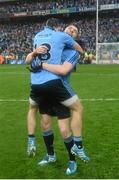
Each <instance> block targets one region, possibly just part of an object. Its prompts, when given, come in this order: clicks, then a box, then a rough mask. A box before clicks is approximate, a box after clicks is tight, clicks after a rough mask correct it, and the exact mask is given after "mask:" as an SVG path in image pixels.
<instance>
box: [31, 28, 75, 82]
mask: <svg viewBox="0 0 119 180" xmlns="http://www.w3.org/2000/svg"><path fill="white" fill-rule="evenodd" d="M74 43H75V41H74V40H73V39H72V38H71V37H70V36H69V35H67V34H65V33H62V32H56V31H54V30H53V29H50V28H47V27H46V28H44V30H43V31H41V32H39V33H38V34H37V35H36V36H35V38H34V48H37V47H39V46H40V45H46V46H47V47H48V51H47V53H46V54H45V55H39V56H37V57H36V59H35V61H37V62H38V61H41V60H42V61H45V62H46V63H49V64H61V56H62V52H63V49H64V47H65V46H67V47H68V46H69V47H72V46H73V45H74ZM59 78H61V77H60V76H58V75H56V74H54V73H52V72H49V71H46V70H41V71H40V72H38V73H35V74H34V73H32V75H31V83H32V84H42V83H45V82H47V81H49V80H53V79H59Z"/></svg>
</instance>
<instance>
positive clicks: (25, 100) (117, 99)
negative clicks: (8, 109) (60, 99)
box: [0, 98, 119, 102]
mask: <svg viewBox="0 0 119 180" xmlns="http://www.w3.org/2000/svg"><path fill="white" fill-rule="evenodd" d="M80 100H81V101H119V98H91V99H88V98H87V99H80ZM0 102H28V100H27V99H0Z"/></svg>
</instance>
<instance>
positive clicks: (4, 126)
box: [0, 65, 119, 179]
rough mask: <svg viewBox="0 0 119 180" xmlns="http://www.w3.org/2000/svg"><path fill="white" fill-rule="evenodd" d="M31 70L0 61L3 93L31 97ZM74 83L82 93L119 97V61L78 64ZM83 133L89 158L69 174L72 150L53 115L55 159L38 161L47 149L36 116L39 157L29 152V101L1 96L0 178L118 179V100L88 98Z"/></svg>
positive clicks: (80, 94) (1, 90)
mask: <svg viewBox="0 0 119 180" xmlns="http://www.w3.org/2000/svg"><path fill="white" fill-rule="evenodd" d="M29 82H30V78H29V72H28V71H27V70H26V68H25V66H21V65H18V66H16V65H2V66H0V99H2V100H8V99H9V100H10V99H17V100H20V99H28V97H29ZM71 84H72V86H73V88H74V90H75V91H76V93H77V94H78V95H79V97H80V98H81V99H89V100H90V99H92V98H96V99H99V98H103V99H107V98H115V99H119V65H80V66H78V68H77V72H76V73H73V74H72V77H71ZM82 103H83V106H84V123H83V124H84V125H83V138H84V145H85V149H86V152H87V153H88V154H89V156H90V158H91V161H90V162H89V163H87V164H84V163H83V162H81V161H80V160H79V159H77V162H78V172H77V173H76V174H75V175H72V176H67V175H65V169H66V166H67V162H68V156H67V153H66V150H65V147H64V144H63V140H62V138H61V136H60V133H59V129H58V127H57V120H56V119H53V130H54V134H55V142H54V147H55V151H56V153H57V158H58V160H57V162H56V163H54V164H53V165H49V166H46V167H45V168H44V167H38V166H37V162H38V160H40V159H42V157H43V155H44V154H45V146H44V143H43V140H42V136H41V131H40V125H39V124H40V123H39V119H37V123H38V126H37V131H36V137H37V144H38V145H37V147H38V152H37V155H36V157H35V158H33V159H32V158H28V157H27V156H26V146H27V127H26V115H27V110H28V102H18V101H17V102H11V101H9V102H7V101H0V178H2V179H19V178H20V179H53V178H54V179H69V178H71V179H96V178H100V179H103V178H105V179H116V178H117V179H119V100H117V101H116V100H115V101H105V100H104V101H84V100H82Z"/></svg>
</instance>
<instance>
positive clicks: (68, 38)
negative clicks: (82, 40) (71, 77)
mask: <svg viewBox="0 0 119 180" xmlns="http://www.w3.org/2000/svg"><path fill="white" fill-rule="evenodd" d="M65 44H66V46H67V47H69V48H72V49H75V50H76V51H78V52H80V53H84V51H83V49H82V47H81V46H80V45H79V44H78V43H77V42H76V41H75V40H74V39H73V38H72V37H71V36H69V35H68V34H65Z"/></svg>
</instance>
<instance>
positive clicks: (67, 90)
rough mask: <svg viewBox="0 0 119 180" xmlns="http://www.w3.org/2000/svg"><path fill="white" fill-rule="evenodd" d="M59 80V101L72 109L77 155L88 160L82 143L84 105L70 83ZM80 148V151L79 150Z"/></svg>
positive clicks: (72, 126) (72, 128)
mask: <svg viewBox="0 0 119 180" xmlns="http://www.w3.org/2000/svg"><path fill="white" fill-rule="evenodd" d="M63 83H64V84H63ZM63 83H62V82H59V84H58V85H57V89H56V88H55V89H56V92H57V96H56V97H58V98H59V99H58V100H59V101H60V102H61V103H62V104H63V105H64V106H66V107H68V108H70V110H71V111H72V118H71V130H72V132H73V136H74V143H75V145H74V147H75V149H77V153H76V152H73V150H72V153H75V154H76V155H78V157H79V158H80V159H82V160H84V161H88V160H89V158H88V156H86V154H85V152H84V148H83V145H82V114H83V107H82V104H81V103H80V101H79V98H78V96H77V95H76V94H75V93H74V91H73V90H72V88H71V86H70V84H68V83H65V82H63ZM78 150H79V151H78Z"/></svg>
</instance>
